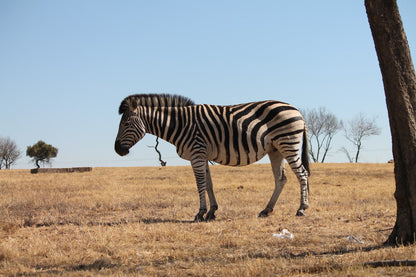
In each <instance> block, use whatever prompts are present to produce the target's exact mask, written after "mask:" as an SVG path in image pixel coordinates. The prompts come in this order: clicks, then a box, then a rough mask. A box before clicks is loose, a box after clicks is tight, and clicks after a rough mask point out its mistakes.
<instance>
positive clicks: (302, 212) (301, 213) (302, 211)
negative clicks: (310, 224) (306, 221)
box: [296, 210, 305, 216]
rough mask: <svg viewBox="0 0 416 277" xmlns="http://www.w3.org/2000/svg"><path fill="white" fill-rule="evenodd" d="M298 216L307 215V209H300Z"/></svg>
mask: <svg viewBox="0 0 416 277" xmlns="http://www.w3.org/2000/svg"><path fill="white" fill-rule="evenodd" d="M296 216H305V210H298V211H297V212H296Z"/></svg>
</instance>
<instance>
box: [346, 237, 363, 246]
mask: <svg viewBox="0 0 416 277" xmlns="http://www.w3.org/2000/svg"><path fill="white" fill-rule="evenodd" d="M347 240H348V241H349V242H358V243H361V244H364V242H363V241H362V240H360V239H359V238H357V237H354V236H348V237H347Z"/></svg>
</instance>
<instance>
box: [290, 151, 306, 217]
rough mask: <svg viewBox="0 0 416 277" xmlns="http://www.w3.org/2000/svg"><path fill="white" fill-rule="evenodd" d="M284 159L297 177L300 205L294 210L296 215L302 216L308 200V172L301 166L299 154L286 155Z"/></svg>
mask: <svg viewBox="0 0 416 277" xmlns="http://www.w3.org/2000/svg"><path fill="white" fill-rule="evenodd" d="M286 160H287V161H288V163H289V165H290V168H291V169H292V171H293V172H294V173H295V175H296V177H297V178H298V181H299V184H300V206H299V209H298V211H297V212H296V216H304V215H305V210H306V209H307V208H308V207H309V202H308V193H309V188H308V186H309V184H308V176H309V173H308V171H307V170H306V169H305V167H304V166H303V164H302V162H301V161H300V158H299V156H297V157H292V156H288V157H287V158H286Z"/></svg>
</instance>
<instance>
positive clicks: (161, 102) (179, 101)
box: [118, 94, 195, 114]
mask: <svg viewBox="0 0 416 277" xmlns="http://www.w3.org/2000/svg"><path fill="white" fill-rule="evenodd" d="M132 100H133V101H136V103H137V105H139V106H145V107H152V108H153V107H155V108H157V107H184V106H192V105H195V103H194V101H192V100H191V99H189V98H187V97H185V96H181V95H176V94H134V95H130V96H128V97H126V98H125V99H124V100H123V102H121V104H120V108H119V110H118V113H119V114H122V113H124V112H125V111H126V110H128V108H129V105H128V101H132Z"/></svg>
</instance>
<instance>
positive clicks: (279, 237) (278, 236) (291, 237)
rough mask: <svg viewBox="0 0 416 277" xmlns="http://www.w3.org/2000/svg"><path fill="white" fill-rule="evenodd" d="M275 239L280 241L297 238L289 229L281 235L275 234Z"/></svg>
mask: <svg viewBox="0 0 416 277" xmlns="http://www.w3.org/2000/svg"><path fill="white" fill-rule="evenodd" d="M273 237H274V238H278V239H293V238H294V237H295V236H293V234H292V233H291V232H289V231H288V230H287V229H283V230H282V232H281V233H280V234H273Z"/></svg>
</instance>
